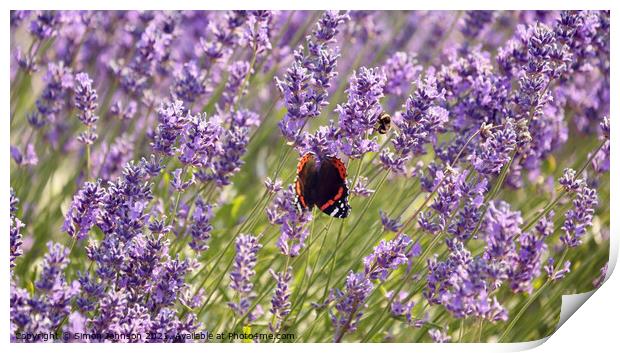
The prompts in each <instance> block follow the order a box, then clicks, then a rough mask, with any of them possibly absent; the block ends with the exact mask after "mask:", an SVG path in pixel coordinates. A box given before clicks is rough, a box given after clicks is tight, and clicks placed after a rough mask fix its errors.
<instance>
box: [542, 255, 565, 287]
mask: <svg viewBox="0 0 620 353" xmlns="http://www.w3.org/2000/svg"><path fill="white" fill-rule="evenodd" d="M570 265H571V262H570V261H564V265H563V266H562V268H560V269H557V270H556V269H555V260H554V259H553V258H552V257H550V258H549V260H548V261H547V265H546V266H545V272H546V273H547V276H549V279H550V280H551V281H554V282H555V281H559V280H561V279H562V278H564V277H566V275H568V274H569V273H570Z"/></svg>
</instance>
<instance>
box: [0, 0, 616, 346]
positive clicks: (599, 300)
mask: <svg viewBox="0 0 620 353" xmlns="http://www.w3.org/2000/svg"><path fill="white" fill-rule="evenodd" d="M618 3H619V2H618V1H601V0H590V1H574V0H565V1H562V2H561V3H557V2H553V3H552V2H543V1H540V0H536V1H533V0H520V1H518V2H513V1H505V2H498V1H489V0H469V1H462V2H461V1H446V0H434V1H427V2H413V1H390V0H381V1H377V0H375V1H369V0H358V1H354V0H348V1H338V2H335V1H333V0H331V1H326V0H313V1H311V2H304V3H297V4H292V3H291V1H290V0H288V1H285V0H271V1H256V0H255V1H241V0H227V1H222V2H208V1H204V2H203V1H187V0H175V1H162V0H150V1H141V2H137V1H136V2H129V1H118V0H107V1H105V2H100V1H97V2H94V1H93V2H84V1H77V0H73V1H55V2H54V3H53V4H50V1H49V0H48V1H35V0H20V1H19V2H7V1H5V2H3V4H5V5H4V6H5V7H6V8H5V11H4V12H2V15H1V18H2V28H3V30H4V31H5V32H4V33H5V34H4V36H3V37H2V47H3V48H4V55H3V56H2V58H1V59H0V60H2V63H3V65H2V67H3V68H4V69H3V71H2V78H0V80H2V81H1V82H3V84H2V85H0V87H2V88H1V90H2V92H1V93H0V97H2V98H1V99H2V101H3V103H4V104H2V109H3V116H4V119H2V121H3V124H5V125H4V127H5V128H4V129H2V130H1V131H0V133H1V137H0V139H2V141H3V144H4V151H5V152H4V153H2V154H0V161H1V163H2V165H4V166H5V167H6V168H7V169H5V170H9V169H10V161H9V141H10V129H9V119H8V117H9V116H10V111H9V109H10V108H9V104H8V98H9V92H10V80H9V67H10V60H9V53H10V43H9V38H10V36H9V31H10V26H9V9H49V8H53V9H59V10H60V9H93V10H94V9H110V10H117V9H118V10H122V9H162V10H182V9H211V10H227V9H241V8H246V9H248V8H261V9H281V10H288V9H300V10H322V9H373V10H404V9H416V10H433V9H435V10H441V9H443V10H456V9H464V10H474V9H493V10H527V9H541V10H547V9H549V10H550V9H559V8H562V9H611V10H612V15H611V22H612V24H611V28H612V32H616V33H613V34H612V36H611V38H612V43H611V49H612V55H611V58H612V62H617V61H618V60H617V58H618V55H619V54H618V50H617V48H618V38H619V36H620V35H619V34H618V33H617V32H618V31H617V28H619V26H620V25H619V21H618V20H617V18H618V16H619V15H618V12H617V11H616V9H617V8H618V5H617V4H618ZM7 5H8V6H7ZM612 66H613V67H615V68H617V67H618V65H616V64H613V65H612ZM617 76H618V75H617V74H616V73H615V70H612V71H611V82H612V84H611V85H612V87H611V97H616V96H617V94H618V93H617V92H619V90H618V84H619V83H618V80H617V78H618V77H617ZM611 104H612V109H611V111H612V112H615V110H614V109H615V107H616V106H617V102H616V101H615V100H613V99H612V103H611ZM610 118H611V120H612V125H613V126H614V128H613V131H612V135H614V136H615V137H613V138H612V139H613V141H619V138H620V137H619V136H618V135H619V133H617V131H616V126H618V124H619V123H620V121H619V119H618V118H616V117H615V116H614V115H612V116H611V117H610ZM611 148H612V153H611V156H612V157H611V158H612V163H611V180H617V179H616V178H618V176H619V174H618V163H619V162H618V154H617V152H618V151H617V148H616V145H615V144H612V146H611ZM9 178H10V176H9V173H7V172H5V173H0V179H1V182H2V185H4V187H3V188H1V190H0V200H7V201H8V199H9V188H8V185H9ZM616 189H617V187H616V184H615V183H613V182H612V183H611V192H612V193H617V190H616ZM611 200H612V201H611V202H612V203H611V205H610V212H611V214H612V215H613V214H615V212H616V211H617V209H618V208H617V203H618V199H614V198H611ZM0 210H1V212H2V213H1V214H0V222H1V224H2V225H1V227H3V228H2V229H5V232H6V233H8V232H7V230H8V229H9V224H8V223H9V222H8V220H9V204H8V202H0ZM6 233H5V234H6ZM610 233H611V239H612V240H611V251H610V263H609V272H608V276H609V275H611V272H612V270H613V268H614V267H615V264H616V260H617V256H618V238H619V236H620V234H618V229H617V226H616V225H615V223H612V224H611V231H610ZM7 238H8V234H6V235H5V237H4V239H5V240H4V244H5V247H6V246H8V245H7V244H8V241H7ZM5 249H6V248H5ZM8 257H9V256H8V251H0V264H8V262H9V259H8ZM0 268H2V269H3V272H2V281H1V283H3V284H4V288H3V290H2V291H0V298H1V300H0V302H1V303H7V304H8V301H9V298H8V295H9V290H8V284H9V278H10V277H9V276H10V275H9V270H8V266H0ZM618 278H619V275H618V274H614V275H612V276H611V277H610V278H609V280H608V281H607V282H606V283H605V284H604V285H603V287H602V288H601V289H600V290H599V291H597V292H596V293H594V295H593V300H589V301H588V302H587V303H586V304H585V305H584V308H583V309H582V310H579V311H578V312H577V313H576V314H575V315H574V316H575V318H574V319H572V320H568V321H567V322H566V324H565V325H563V326H562V327H561V329H559V330H558V331H557V332H556V333H555V334H554V335H552V336H551V337H550V338H549V340H548V341H549V343H548V344H545V345H543V346H542V347H540V348H539V349H538V350H539V351H543V352H545V351H548V352H557V351H566V350H567V349H568V351H569V352H570V351H576V350H581V351H582V350H584V349H588V350H592V349H596V350H602V351H609V347H610V346H612V345H614V344H615V343H617V342H618V337H619V336H618V334H617V327H618V326H617V320H618V313H619V309H618V308H619V307H620V302H619V299H620V280H619V279H618ZM585 297H586V296H585V295H580V296H578V297H576V298H571V300H572V304H571V303H569V304H567V302H566V301H565V302H564V303H563V307H564V306H566V305H568V306H566V307H567V308H570V309H571V311H573V309H574V310H576V308H578V307H579V306H580V305H581V304H583V302H584V298H585ZM588 297H589V296H588ZM586 299H587V298H586ZM0 312H2V313H3V319H2V320H1V322H0V328H1V330H0V342H1V344H2V345H3V346H5V347H4V348H6V350H5V351H7V352H8V351H10V352H15V351H20V352H21V351H24V352H40V351H41V350H42V349H46V350H50V349H51V350H54V348H56V349H57V350H61V349H62V351H63V352H67V353H69V352H80V353H81V352H82V351H83V350H85V349H88V350H90V351H93V352H100V351H101V352H103V351H107V350H109V349H110V347H113V349H115V350H120V351H124V350H132V351H135V350H138V351H146V350H147V349H148V350H149V351H151V352H169V351H170V348H171V346H169V345H162V344H159V345H154V344H148V345H147V344H132V345H131V346H129V345H124V344H116V345H114V346H104V345H102V344H88V346H85V344H63V345H53V344H35V345H33V344H18V345H16V344H11V345H10V346H7V345H9V343H8V339H9V334H8V332H9V318H8V316H9V312H8V305H6V304H5V305H0ZM545 341H547V340H546V339H543V340H540V341H535V342H528V343H515V344H446V345H441V344H391V345H390V346H389V347H390V349H394V350H397V351H412V350H416V351H434V352H445V351H456V350H458V351H459V352H490V351H518V350H524V349H530V348H533V347H536V346H539V345H540V344H542V343H544V342H545ZM176 347H179V348H180V349H182V350H183V351H184V352H192V351H200V352H204V351H205V350H206V349H217V350H218V351H221V352H230V351H235V350H237V349H239V348H240V347H244V346H240V345H239V344H236V345H235V344H217V345H216V346H214V345H213V344H211V345H209V346H204V345H202V344H185V345H183V346H176ZM336 347H337V346H336V345H331V344H301V345H296V346H295V347H294V349H295V350H300V351H302V352H304V351H310V350H312V351H315V350H336V349H338V348H339V347H338V348H336ZM245 348H250V346H247V347H245ZM347 348H352V349H355V350H358V351H361V352H365V351H374V350H376V349H383V348H384V346H378V345H376V344H354V345H349V346H347ZM251 349H252V350H253V351H258V352H267V351H269V352H271V351H286V352H289V351H290V349H291V346H289V345H274V344H259V345H252V346H251Z"/></svg>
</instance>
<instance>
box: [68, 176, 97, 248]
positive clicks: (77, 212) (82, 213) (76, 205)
mask: <svg viewBox="0 0 620 353" xmlns="http://www.w3.org/2000/svg"><path fill="white" fill-rule="evenodd" d="M104 195H105V194H104V191H103V190H102V189H101V186H100V184H99V181H97V182H94V183H93V182H86V183H85V184H84V186H83V187H82V189H80V190H79V191H78V193H77V194H76V195H75V196H74V198H73V201H72V202H71V206H70V207H69V211H67V214H66V215H65V222H64V224H63V226H62V230H63V231H65V232H67V234H69V236H70V237H72V238H76V239H77V240H82V239H84V238H86V236H87V235H88V232H90V230H91V228H92V227H93V226H94V225H95V224H96V223H97V217H98V216H99V207H100V205H101V203H102V201H103V197H104Z"/></svg>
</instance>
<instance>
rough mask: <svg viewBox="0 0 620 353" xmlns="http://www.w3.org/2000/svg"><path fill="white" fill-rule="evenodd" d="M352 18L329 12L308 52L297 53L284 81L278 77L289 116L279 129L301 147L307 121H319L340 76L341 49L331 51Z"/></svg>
mask: <svg viewBox="0 0 620 353" xmlns="http://www.w3.org/2000/svg"><path fill="white" fill-rule="evenodd" d="M348 19H349V17H348V15H347V14H342V15H341V14H339V13H338V11H325V12H324V13H323V16H321V18H320V19H319V21H318V22H317V24H316V26H315V29H314V31H313V32H312V35H311V36H309V37H308V38H307V51H308V54H307V55H305V54H304V48H303V47H301V46H300V48H299V49H298V50H297V51H295V53H294V58H295V61H294V62H293V64H292V65H291V67H290V68H289V69H287V71H286V74H285V75H284V79H283V80H280V79H279V78H277V77H276V79H275V81H276V86H277V88H278V89H279V90H280V92H281V93H282V95H283V96H284V104H285V106H286V109H287V113H286V115H285V116H284V118H283V119H282V120H281V121H280V122H279V124H278V126H279V127H280V131H281V132H282V135H283V136H284V137H285V138H286V139H287V140H288V141H290V142H295V144H299V143H300V142H301V141H300V133H301V130H302V128H303V127H304V126H305V124H306V119H308V118H315V117H317V116H319V114H320V113H321V112H320V110H321V108H322V107H323V106H325V105H327V90H328V89H329V88H330V87H331V80H332V79H333V78H334V77H335V76H336V59H337V58H338V49H337V48H336V49H332V48H330V46H329V45H330V44H331V43H333V42H334V41H335V39H334V37H335V36H336V35H337V34H338V31H339V29H338V27H339V26H340V25H341V24H343V23H344V22H346V21H347V20H348Z"/></svg>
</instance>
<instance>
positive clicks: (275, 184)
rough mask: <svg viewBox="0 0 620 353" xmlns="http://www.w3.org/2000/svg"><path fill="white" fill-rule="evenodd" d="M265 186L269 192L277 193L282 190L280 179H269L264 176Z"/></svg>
mask: <svg viewBox="0 0 620 353" xmlns="http://www.w3.org/2000/svg"><path fill="white" fill-rule="evenodd" d="M265 188H267V191H268V192H269V193H270V194H277V193H278V192H280V190H282V180H280V179H276V180H271V178H269V177H266V178H265Z"/></svg>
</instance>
